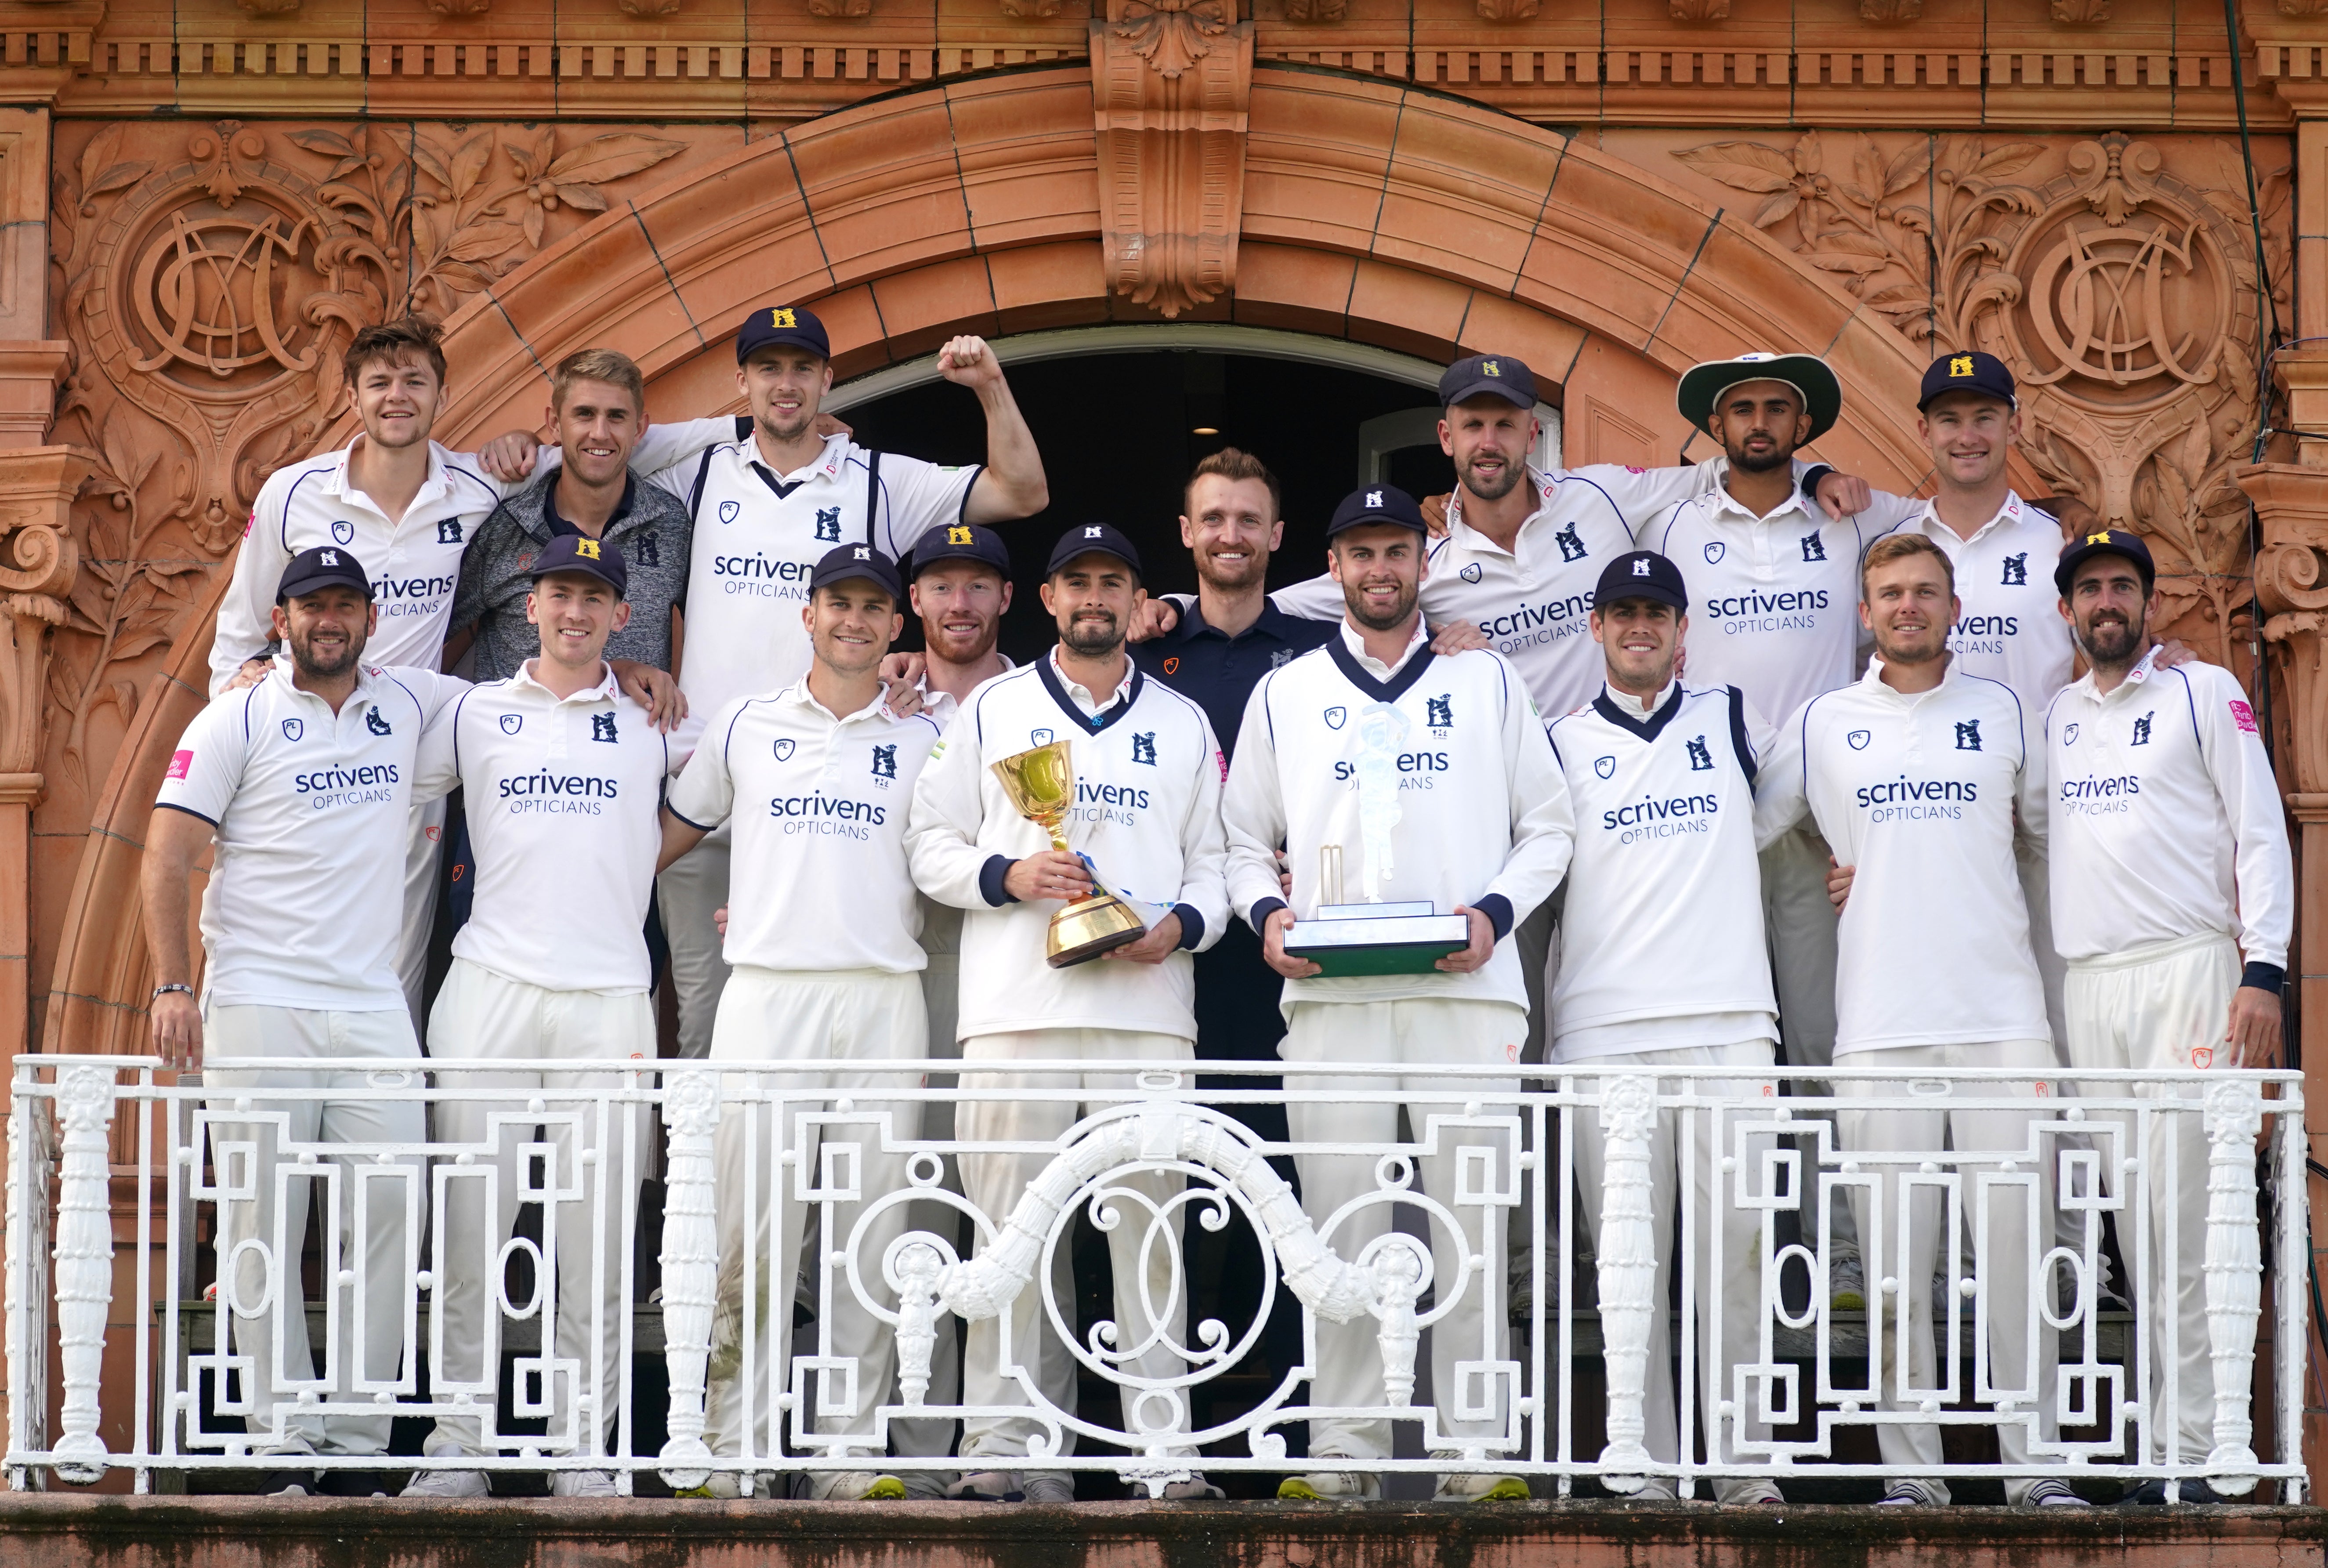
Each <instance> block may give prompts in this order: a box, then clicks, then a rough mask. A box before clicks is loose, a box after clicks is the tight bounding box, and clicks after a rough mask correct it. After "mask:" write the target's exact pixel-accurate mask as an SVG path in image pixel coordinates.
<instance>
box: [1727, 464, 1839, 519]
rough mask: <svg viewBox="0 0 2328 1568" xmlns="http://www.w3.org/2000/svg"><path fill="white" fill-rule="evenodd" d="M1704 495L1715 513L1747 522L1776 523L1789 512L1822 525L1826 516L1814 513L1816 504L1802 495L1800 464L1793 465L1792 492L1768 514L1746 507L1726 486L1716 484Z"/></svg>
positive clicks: (1821, 513) (1822, 513)
mask: <svg viewBox="0 0 2328 1568" xmlns="http://www.w3.org/2000/svg"><path fill="white" fill-rule="evenodd" d="M1706 496H1707V499H1708V501H1709V503H1710V504H1711V505H1712V506H1713V510H1714V512H1716V513H1726V514H1727V515H1729V516H1732V517H1739V518H1743V519H1745V520H1746V521H1749V522H1776V521H1779V519H1780V518H1782V517H1785V516H1786V515H1787V514H1788V513H1789V512H1793V513H1796V514H1798V515H1800V516H1803V517H1807V518H1809V519H1810V520H1811V521H1814V522H1820V523H1824V522H1825V521H1826V513H1824V512H1814V511H1813V508H1814V506H1815V505H1816V502H1812V501H1811V500H1810V499H1809V498H1808V497H1807V496H1806V495H1804V494H1803V482H1802V466H1801V465H1800V464H1797V465H1795V488H1794V490H1793V491H1792V492H1791V493H1788V497H1787V499H1786V500H1785V501H1783V502H1779V505H1778V506H1777V507H1775V508H1773V509H1772V510H1771V511H1769V512H1756V511H1755V510H1754V509H1753V508H1752V507H1751V506H1749V505H1747V504H1746V503H1745V502H1742V501H1741V500H1739V499H1738V498H1737V497H1736V496H1734V495H1732V494H1731V493H1730V487H1729V486H1728V485H1726V484H1717V485H1715V486H1714V487H1713V489H1711V490H1709V491H1707V492H1706Z"/></svg>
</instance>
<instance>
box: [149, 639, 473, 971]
mask: <svg viewBox="0 0 2328 1568" xmlns="http://www.w3.org/2000/svg"><path fill="white" fill-rule="evenodd" d="M464 690H467V683H466V682H465V681H455V680H454V679H453V678H452V677H451V676H448V675H438V674H436V672H434V671H428V670H410V669H404V670H397V669H383V668H380V667H379V666H376V665H371V664H365V665H361V666H360V667H359V672H358V674H357V677H356V688H355V690H354V691H353V692H352V693H351V694H350V695H349V697H348V699H347V700H346V701H344V702H343V703H342V704H341V705H340V710H339V712H338V713H336V714H334V713H333V711H332V708H331V704H329V703H327V702H325V701H324V699H322V698H321V697H318V696H316V695H315V694H314V692H312V691H302V690H299V689H298V688H297V687H296V686H294V685H292V684H291V664H290V660H289V659H288V657H287V656H286V657H279V658H277V661H276V663H275V669H274V671H272V672H271V673H269V674H268V676H267V678H266V679H265V680H263V681H258V682H257V683H256V684H253V685H250V686H246V687H243V688H241V689H240V690H235V691H230V692H228V693H226V694H225V695H224V696H222V697H219V698H215V699H212V700H211V705H210V706H209V707H207V708H205V709H202V712H200V713H199V714H196V715H195V716H194V721H193V722H192V724H190V725H188V726H187V727H186V733H185V735H184V736H183V737H181V738H180V740H179V741H178V746H177V750H176V751H175V752H174V754H172V756H171V758H170V766H169V770H168V772H167V774H166V775H164V778H163V780H162V790H161V793H159V794H158V795H156V796H155V802H154V803H155V806H156V808H167V809H169V810H171V811H179V812H188V813H190V814H192V815H193V816H197V817H200V818H201V819H202V821H204V822H209V823H210V824H211V826H212V827H213V828H214V829H216V830H217V840H218V851H217V856H216V859H215V861H214V863H213V866H212V869H211V880H210V888H209V890H208V891H207V892H206V893H205V894H204V895H203V897H202V946H203V947H204V948H205V949H206V950H207V952H208V953H209V966H208V968H207V969H206V970H205V971H204V973H203V977H202V984H203V989H204V991H205V993H206V994H207V995H208V996H209V997H210V998H211V1000H216V1001H219V1002H221V1003H224V1004H227V1005H229V1006H235V1007H242V1006H251V1007H284V1008H304V1009H312V1010H316V1011H325V1012H391V1011H394V1010H396V1009H400V1008H402V1007H404V1006H405V1000H404V986H403V982H402V981H399V979H398V978H397V973H396V955H397V949H398V945H399V942H400V940H401V937H402V934H403V929H404V851H405V841H406V838H407V836H408V833H409V831H410V820H409V819H410V815H411V811H412V807H413V805H414V803H416V802H418V801H423V800H430V799H434V798H435V797H436V795H437V794H442V793H444V790H443V788H441V787H440V788H438V789H436V791H435V792H434V793H427V792H425V791H423V790H422V789H420V788H418V787H417V785H418V781H417V777H416V775H417V769H416V766H415V764H416V761H417V759H418V752H419V746H420V741H421V735H422V732H423V730H424V729H426V728H427V727H428V725H429V724H430V723H431V722H432V721H434V722H436V723H438V724H442V723H443V722H444V721H445V719H446V718H447V717H449V711H450V709H451V705H452V701H453V699H455V698H456V697H457V696H458V695H459V694H460V693H461V692H462V691H464Z"/></svg>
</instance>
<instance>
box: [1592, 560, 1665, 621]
mask: <svg viewBox="0 0 2328 1568" xmlns="http://www.w3.org/2000/svg"><path fill="white" fill-rule="evenodd" d="M1619 599H1655V600H1656V601H1657V603H1658V604H1660V605H1671V606H1673V607H1674V608H1675V609H1676V610H1678V611H1680V612H1681V613H1682V614H1684V615H1687V614H1688V613H1689V588H1688V586H1687V585H1685V583H1684V582H1683V581H1682V580H1681V568H1679V567H1677V566H1676V565H1674V564H1673V562H1672V561H1670V560H1668V559H1666V558H1665V557H1664V556H1661V555H1659V554H1658V553H1657V551H1655V550H1653V549H1634V550H1627V551H1626V552H1625V553H1624V554H1623V555H1620V556H1619V557H1618V558H1617V559H1615V560H1612V561H1610V563H1609V564H1608V565H1607V566H1606V567H1604V568H1601V572H1600V586H1599V587H1596V588H1594V589H1593V590H1592V607H1593V608H1594V609H1596V610H1605V609H1607V608H1608V607H1609V606H1611V605H1613V604H1615V603H1617V602H1618V601H1619Z"/></svg>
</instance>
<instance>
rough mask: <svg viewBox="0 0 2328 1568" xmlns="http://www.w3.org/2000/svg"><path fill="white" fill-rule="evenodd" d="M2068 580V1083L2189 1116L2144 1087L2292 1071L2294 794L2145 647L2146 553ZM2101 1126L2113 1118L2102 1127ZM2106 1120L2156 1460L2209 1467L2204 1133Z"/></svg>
mask: <svg viewBox="0 0 2328 1568" xmlns="http://www.w3.org/2000/svg"><path fill="white" fill-rule="evenodd" d="M2053 580H2054V583H2055V585H2056V586H2057V587H2058V589H2059V591H2060V613H2061V617H2062V619H2063V620H2065V621H2066V622H2067V623H2068V624H2069V626H2070V631H2071V633H2072V634H2074V635H2075V636H2076V638H2077V642H2078V647H2079V651H2080V652H2082V653H2084V654H2085V656H2086V660H2087V662H2088V663H2089V665H2090V666H2091V669H2090V670H2089V671H2088V672H2087V674H2086V675H2085V676H2084V677H2083V678H2082V679H2081V680H2079V681H2076V682H2074V683H2073V684H2071V685H2070V686H2069V687H2068V688H2066V689H2065V690H2062V692H2061V693H2060V696H2058V697H2056V698H2054V699H2053V703H2052V707H2051V709H2049V710H2048V711H2047V713H2046V715H2045V744H2046V750H2047V756H2048V758H2049V761H2050V766H2051V781H2052V788H2051V800H2050V807H2051V840H2052V856H2051V868H2052V879H2053V936H2054V941H2055V943H2056V944H2058V945H2059V946H2060V951H2061V955H2062V957H2063V958H2065V959H2066V960H2067V961H2068V962H2069V985H2068V993H2067V997H2066V1000H2067V1004H2068V1014H2069V1017H2068V1022H2069V1034H2070V1066H2076V1067H2101V1068H2109V1069H2112V1070H2122V1071H2125V1072H2126V1074H2127V1075H2128V1077H2129V1081H2128V1082H2127V1083H2126V1084H2122V1085H2119V1086H2118V1089H2117V1092H2118V1093H2119V1094H2125V1095H2131V1094H2141V1095H2146V1096H2155V1097H2159V1098H2167V1097H2170V1096H2172V1097H2177V1098H2181V1099H2183V1100H2185V1101H2196V1100H2197V1099H2199V1098H2200V1095H2199V1093H2198V1091H2197V1090H2195V1089H2192V1088H2190V1087H2188V1086H2185V1085H2181V1084H2177V1085H2174V1086H2173V1087H2172V1088H2169V1087H2166V1086H2164V1085H2163V1084H2158V1083H2157V1082H2155V1081H2154V1080H2149V1081H2145V1075H2148V1074H2151V1073H2155V1072H2172V1071H2177V1070H2182V1071H2187V1070H2189V1069H2191V1068H2193V1067H2197V1068H2206V1069H2212V1070H2216V1071H2221V1070H2224V1069H2229V1068H2236V1067H2268V1066H2276V1064H2277V1062H2278V1059H2279V1048H2280V1035H2281V1022H2280V1020H2281V1011H2280V993H2281V990H2282V988H2283V987H2284V986H2285V985H2286V980H2287V969H2286V965H2287V945H2288V935H2289V928H2290V926H2291V925H2292V923H2293V917H2294V913H2295V867H2294V864H2293V862H2292V859H2291V857H2290V855H2289V852H2288V843H2287V824H2286V817H2285V816H2284V815H2283V814H2282V808H2281V805H2280V798H2279V786H2278V784H2277V783H2276V781H2275V780H2274V778H2273V776H2272V768H2271V759H2270V758H2269V757H2268V756H2266V755H2265V752H2264V748H2263V737H2262V736H2261V735H2260V734H2259V733H2258V725H2257V721H2256V715H2255V709H2253V708H2251V707H2250V706H2248V696H2247V693H2246V691H2245V690H2242V689H2241V688H2240V686H2239V681H2238V679H2237V678H2236V677H2234V676H2233V675H2232V674H2231V673H2230V671H2228V670H2223V669H2220V668H2218V667H2217V666H2215V665H2212V664H2202V663H2186V664H2182V665H2180V666H2178V667H2176V668H2173V669H2165V668H2162V667H2161V666H2160V664H2159V662H2158V659H2157V652H2158V651H2157V650H2156V649H2155V648H2154V647H2153V646H2151V642H2150V620H2151V617H2152V616H2153V615H2154V614H2155V613H2156V608H2157V598H2156V592H2155V590H2156V568H2154V566H2153V564H2152V562H2151V559H2150V549H2149V547H2148V546H2147V545H2145V543H2143V541H2142V539H2141V536H2139V535H2138V534H2134V533H2130V532H2127V531H2126V530H2120V529H2097V530H2093V531H2092V532H2089V533H2087V534H2085V535H2083V536H2081V537H2080V538H2079V539H2078V540H2074V541H2073V542H2072V543H2071V544H2070V548H2069V549H2068V550H2067V551H2066V552H2064V553H2063V555H2062V556H2061V558H2060V562H2059V564H2058V565H2057V566H2056V567H2055V568H2054V571H2053ZM2102 1120H2103V1118H2102V1117H2101V1116H2100V1115H2099V1114H2096V1115H2094V1116H2093V1117H2091V1118H2090V1119H2089V1125H2092V1124H2098V1123H2099V1122H2102ZM2110 1120H2111V1122H2112V1124H2113V1125H2115V1126H2116V1127H2117V1138H2116V1139H2114V1140H2113V1139H2109V1138H2106V1137H2104V1136H2103V1135H2102V1134H2101V1133H2100V1132H2099V1131H2097V1132H2096V1133H2095V1139H2094V1141H2095V1146H2096V1148H2097V1149H2098V1150H2099V1151H2101V1152H2102V1154H2103V1155H2104V1163H2103V1169H2104V1171H2105V1172H2106V1173H2115V1172H2116V1171H2117V1160H2118V1159H2122V1158H2125V1157H2127V1156H2134V1157H2137V1158H2139V1159H2140V1160H2141V1161H2142V1166H2141V1171H2142V1179H2143V1180H2145V1181H2146V1182H2147V1183H2148V1184H2149V1199H2150V1233H2151V1234H2150V1237H2149V1248H2150V1254H2149V1255H2150V1260H2151V1274H2150V1278H2149V1279H2148V1280H2146V1281H2145V1282H2144V1289H2143V1291H2142V1293H2141V1300H2142V1301H2143V1302H2144V1303H2145V1306H2146V1307H2150V1306H2153V1304H2154V1311H2155V1312H2156V1314H2157V1315H2154V1316H2153V1317H2151V1318H2150V1319H2148V1320H2147V1321H2145V1324H2144V1325H2143V1339H2144V1340H2145V1343H2146V1345H2147V1352H2146V1354H2147V1355H2148V1357H2149V1360H2150V1397H2151V1400H2152V1402H2153V1403H2152V1406H2151V1410H2152V1414H2151V1416H2150V1419H2149V1431H2150V1441H2149V1457H2148V1461H2147V1462H2152V1463H2167V1462H2173V1463H2179V1464H2183V1465H2191V1464H2196V1463H2199V1462H2201V1461H2202V1460H2204V1459H2205V1458H2206V1456H2207V1454H2208V1453H2209V1452H2210V1451H2211V1450H2212V1449H2213V1447H2214V1441H2215V1440H2214V1421H2213V1416H2214V1398H2213V1395H2214V1388H2215V1376H2214V1368H2213V1366H2212V1363H2211V1358H2210V1355H2209V1351H2210V1337H2209V1334H2208V1329H2207V1286H2206V1271H2205V1270H2204V1269H2202V1268H2201V1267H2200V1266H2199V1265H2200V1263H2201V1261H2202V1259H2203V1255H2204V1252H2205V1244H2206V1241H2205V1238H2206V1235H2207V1162H2208V1152H2209V1150H2208V1142H2207V1137H2206V1133H2205V1131H2204V1125H2203V1122H2202V1121H2201V1117H2200V1116H2199V1115H2198V1114H2197V1113H2196V1111H2195V1108H2192V1109H2185V1110H2184V1111H2183V1112H2182V1113H2181V1114H2177V1115H2173V1116H2162V1117H2160V1118H2158V1119H2157V1120H2156V1122H2154V1135H2153V1136H2152V1137H2151V1139H2150V1140H2149V1141H2148V1142H2147V1144H2146V1145H2145V1146H2139V1147H2137V1146H2136V1145H2135V1144H2134V1142H2133V1141H2132V1140H2133V1134H2134V1129H2133V1126H2132V1124H2131V1119H2130V1118H2112V1119H2110ZM2120 1196H2123V1195H2122V1194H2121V1195H2120ZM2119 1216H2120V1221H2121V1229H2120V1231H2119V1242H2120V1244H2121V1246H2123V1247H2124V1248H2126V1250H2127V1252H2128V1253H2129V1254H2131V1253H2132V1250H2133V1246H2134V1237H2133V1235H2132V1234H2131V1229H2130V1227H2131V1222H2132V1212H2131V1206H2129V1207H2128V1208H2126V1209H2121V1210H2120V1211H2119ZM2169 1225H2173V1228H2174V1235H2175V1240H2176V1242H2177V1244H2178V1249H2177V1250H2176V1251H2173V1252H2170V1251H2169V1250H2168V1247H2167V1227H2168V1226H2169ZM2128 1261H2129V1262H2131V1261H2132V1258H2131V1256H2130V1255H2129V1259H2128ZM2170 1303H2171V1304H2170ZM2170 1315H2171V1316H2170ZM2241 1393H2242V1395H2243V1396H2244V1394H2245V1390H2242V1391H2241ZM2180 1487H2181V1496H2180V1498H2179V1500H2182V1501H2186V1502H2208V1501H2219V1502H2231V1501H2237V1500H2239V1499H2237V1498H2231V1497H2229V1496H2227V1495H2224V1494H2220V1493H2217V1492H2215V1490H2214V1488H2212V1487H2211V1486H2210V1485H2209V1484H2208V1483H2207V1482H2206V1481H2203V1480H2185V1481H2182V1482H2181V1483H2180ZM2127 1495H2128V1499H2129V1500H2131V1501H2134V1502H2140V1503H2164V1502H2166V1501H2168V1500H2169V1497H2168V1491H2167V1483H2165V1482H2164V1481H2157V1480H2152V1481H2144V1482H2140V1483H2136V1484H2133V1485H2130V1486H2129V1487H2128V1488H2127Z"/></svg>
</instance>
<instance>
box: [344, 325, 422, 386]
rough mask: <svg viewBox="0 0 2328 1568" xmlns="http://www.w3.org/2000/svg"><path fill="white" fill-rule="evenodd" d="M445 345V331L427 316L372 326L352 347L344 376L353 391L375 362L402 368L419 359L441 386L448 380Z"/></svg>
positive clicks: (364, 331) (356, 338)
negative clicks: (402, 364) (365, 368)
mask: <svg viewBox="0 0 2328 1568" xmlns="http://www.w3.org/2000/svg"><path fill="white" fill-rule="evenodd" d="M444 341H445V329H444V328H443V327H440V326H438V325H437V324H436V323H435V322H434V321H432V320H430V319H429V318H428V317H427V316H425V315H408V316H402V317H399V319H397V320H395V321H388V322H382V323H380V325H378V326H368V327H366V328H364V329H363V331H361V332H360V333H356V335H355V341H354V342H352V343H349V344H348V352H347V353H346V354H345V355H344V356H343V357H342V359H341V361H340V370H341V373H342V374H343V375H345V376H346V377H347V379H348V385H349V387H350V388H353V387H354V386H355V384H356V378H357V377H358V376H359V375H361V374H362V372H363V368H364V367H365V366H366V365H369V364H371V362H372V361H374V360H386V361H388V362H389V363H390V364H400V363H402V362H403V361H406V360H408V359H411V358H413V357H414V356H416V355H417V356H418V357H419V358H421V359H424V360H427V361H428V365H429V368H430V369H431V370H433V371H436V380H437V381H438V382H439V383H440V384H441V383H442V382H443V381H444V380H445V350H444V346H443V344H444Z"/></svg>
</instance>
